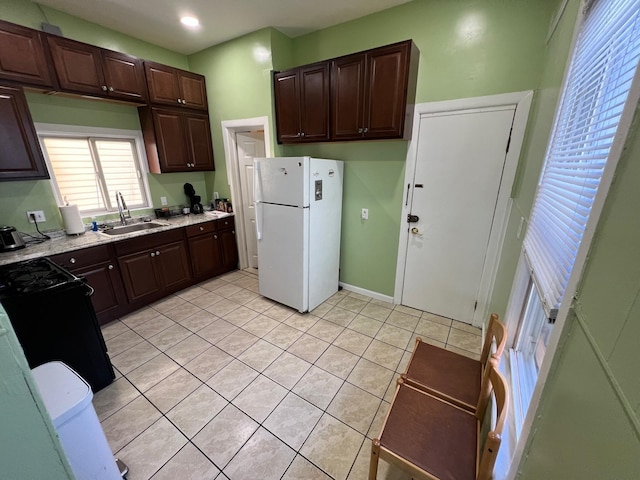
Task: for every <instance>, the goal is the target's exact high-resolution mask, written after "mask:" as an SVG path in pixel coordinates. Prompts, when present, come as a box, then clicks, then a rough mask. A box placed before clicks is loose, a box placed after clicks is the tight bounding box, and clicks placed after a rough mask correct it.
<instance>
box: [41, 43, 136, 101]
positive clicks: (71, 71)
mask: <svg viewBox="0 0 640 480" xmlns="http://www.w3.org/2000/svg"><path fill="white" fill-rule="evenodd" d="M47 41H48V43H49V48H50V49H51V55H52V57H53V63H54V66H55V71H56V75H57V77H58V83H59V84H60V88H61V89H62V90H63V91H68V92H71V93H81V94H89V95H93V96H96V97H105V98H112V99H116V100H124V101H127V102H131V103H142V104H143V103H146V98H147V94H146V92H147V89H146V84H145V80H144V70H143V67H142V61H141V60H140V59H138V58H136V57H132V56H130V55H126V54H124V53H120V52H114V51H111V50H105V49H102V48H98V47H95V46H93V45H88V44H86V43H81V42H76V41H75V40H69V39H67V38H62V37H56V36H54V35H49V36H48V37H47Z"/></svg>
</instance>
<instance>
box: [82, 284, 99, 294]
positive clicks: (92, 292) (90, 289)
mask: <svg viewBox="0 0 640 480" xmlns="http://www.w3.org/2000/svg"><path fill="white" fill-rule="evenodd" d="M84 286H85V287H87V289H88V290H87V291H86V292H85V296H87V297H93V294H94V293H95V292H96V291H95V290H94V289H93V287H92V286H91V285H89V284H88V283H85V284H84Z"/></svg>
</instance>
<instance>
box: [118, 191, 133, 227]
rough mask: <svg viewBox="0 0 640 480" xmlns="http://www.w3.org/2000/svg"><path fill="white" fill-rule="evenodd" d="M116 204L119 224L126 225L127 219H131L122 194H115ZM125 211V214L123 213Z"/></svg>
mask: <svg viewBox="0 0 640 480" xmlns="http://www.w3.org/2000/svg"><path fill="white" fill-rule="evenodd" d="M116 203H117V204H118V214H119V215H120V223H122V225H126V224H127V218H131V212H130V211H129V209H128V208H127V204H126V203H125V202H124V197H123V196H122V192H116ZM125 210H126V211H127V213H126V214H125V213H124V211H125Z"/></svg>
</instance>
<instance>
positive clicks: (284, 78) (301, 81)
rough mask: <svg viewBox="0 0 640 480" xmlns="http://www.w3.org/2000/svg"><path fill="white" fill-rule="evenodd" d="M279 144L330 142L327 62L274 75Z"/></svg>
mask: <svg viewBox="0 0 640 480" xmlns="http://www.w3.org/2000/svg"><path fill="white" fill-rule="evenodd" d="M274 93H275V105H276V126H277V131H278V143H298V142H320V141H326V140H328V139H329V62H320V63H316V64H313V65H306V66H304V67H299V68H294V69H292V70H287V71H284V72H278V73H276V74H275V75H274Z"/></svg>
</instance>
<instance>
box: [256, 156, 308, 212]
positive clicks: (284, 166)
mask: <svg viewBox="0 0 640 480" xmlns="http://www.w3.org/2000/svg"><path fill="white" fill-rule="evenodd" d="M308 178H309V157H278V158H256V159H254V182H255V189H254V194H255V197H256V198H255V200H256V202H260V203H273V204H276V205H290V206H294V207H308V206H309V181H308Z"/></svg>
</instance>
